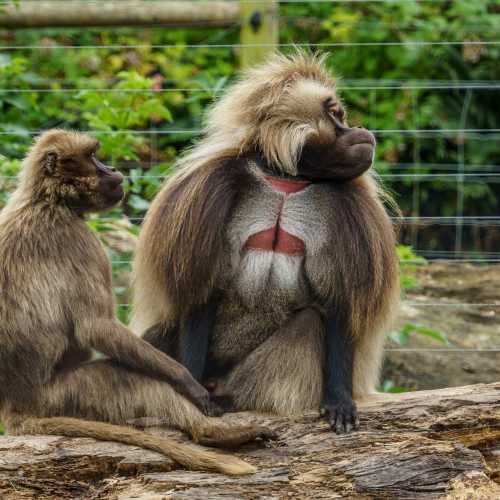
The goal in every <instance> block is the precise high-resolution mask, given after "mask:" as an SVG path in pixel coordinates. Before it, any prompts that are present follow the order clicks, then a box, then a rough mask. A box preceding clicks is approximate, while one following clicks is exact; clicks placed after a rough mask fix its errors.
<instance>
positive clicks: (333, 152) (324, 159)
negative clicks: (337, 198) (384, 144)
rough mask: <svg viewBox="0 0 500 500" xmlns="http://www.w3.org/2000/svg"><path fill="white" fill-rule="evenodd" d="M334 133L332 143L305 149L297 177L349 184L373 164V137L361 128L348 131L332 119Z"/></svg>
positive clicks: (310, 146)
mask: <svg viewBox="0 0 500 500" xmlns="http://www.w3.org/2000/svg"><path fill="white" fill-rule="evenodd" d="M331 119H332V121H333V123H334V125H335V131H336V138H335V140H334V141H333V143H329V144H324V143H323V144H319V143H316V144H314V143H310V144H306V146H304V149H303V151H302V156H301V159H300V161H299V173H300V175H301V176H303V177H306V178H310V179H318V180H319V179H322V180H333V181H349V180H352V179H355V178H356V177H359V176H360V175H362V174H363V173H364V172H366V171H367V170H368V169H369V168H370V167H371V166H372V163H373V157H374V153H375V144H376V141H375V136H374V135H373V134H372V133H371V132H370V131H369V130H366V129H364V128H358V127H353V128H351V127H347V126H346V125H344V124H343V123H341V122H340V121H339V120H338V119H336V118H335V117H331Z"/></svg>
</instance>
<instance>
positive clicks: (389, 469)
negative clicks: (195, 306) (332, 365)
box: [0, 383, 500, 500]
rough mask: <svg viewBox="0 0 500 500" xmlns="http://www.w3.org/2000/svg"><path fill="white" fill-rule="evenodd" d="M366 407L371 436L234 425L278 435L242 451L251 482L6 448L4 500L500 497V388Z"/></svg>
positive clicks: (24, 441) (43, 441) (75, 445)
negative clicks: (254, 471)
mask: <svg viewBox="0 0 500 500" xmlns="http://www.w3.org/2000/svg"><path fill="white" fill-rule="evenodd" d="M359 406H360V414H361V430H360V431H359V432H357V433H353V434H350V435H342V436H337V435H335V434H333V433H332V432H331V431H330V430H329V429H328V427H327V425H326V423H324V422H323V421H322V420H321V419H319V418H318V415H317V414H312V413H311V414H308V415H304V416H301V417H299V418H295V419H293V420H290V419H286V418H281V417H269V416H258V415H255V414H249V413H240V414H234V415H228V416H226V417H224V418H225V419H226V420H228V421H237V422H254V421H257V420H259V421H261V422H263V423H265V424H266V425H269V426H270V427H272V428H273V429H275V430H276V431H277V432H278V433H279V439H278V440H277V441H276V442H273V443H270V444H268V445H266V446H258V445H251V446H247V447H245V448H244V449H242V450H240V452H239V455H241V456H242V457H244V458H245V459H247V460H248V461H250V462H252V463H254V464H255V465H257V466H258V468H259V471H258V473H257V474H255V475H254V476H246V477H241V478H234V477H233V478H229V477H225V476H222V475H217V474H209V473H201V472H189V471H185V470H182V469H179V468H178V467H177V466H176V464H174V463H173V462H172V461H170V460H168V459H166V458H165V457H163V456H161V455H158V454H156V453H152V452H148V451H144V450H141V449H138V448H133V447H130V446H124V445H120V444H115V443H102V442H96V441H93V440H91V439H69V438H63V437H54V436H51V437H47V436H36V437H33V436H19V437H4V438H0V498H2V499H16V500H17V499H24V498H35V497H36V498H38V499H49V498H50V499H53V498H58V499H62V498H96V499H108V498H109V499H111V498H113V499H117V498H118V499H125V498H136V499H160V498H164V499H202V498H207V499H208V498H209V499H235V498H266V499H271V498H272V499H281V498H314V499H322V498H361V499H368V498H447V499H466V498H474V499H477V498H482V499H498V498H500V383H494V384H487V385H486V384H480V385H473V386H465V387H457V388H450V389H441V390H434V391H422V392H412V393H406V394H398V395H379V396H374V397H372V398H370V399H367V400H366V401H363V402H360V405H359ZM142 423H143V424H144V425H146V424H151V421H150V422H147V423H144V422H142ZM155 425H157V423H155ZM148 430H149V431H151V432H155V433H159V434H170V435H177V436H178V437H179V439H182V437H181V436H180V434H178V433H175V432H173V431H165V430H162V429H161V428H159V427H157V426H156V427H148Z"/></svg>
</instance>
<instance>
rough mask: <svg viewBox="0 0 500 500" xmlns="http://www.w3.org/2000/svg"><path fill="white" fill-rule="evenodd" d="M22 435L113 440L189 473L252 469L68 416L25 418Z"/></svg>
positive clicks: (219, 456)
mask: <svg viewBox="0 0 500 500" xmlns="http://www.w3.org/2000/svg"><path fill="white" fill-rule="evenodd" d="M21 428H22V432H23V433H25V434H50V435H59V436H69V437H90V438H94V439H98V440H100V441H116V442H119V443H124V444H130V445H134V446H139V447H140V448H144V449H147V450H152V451H156V452H158V453H162V454H163V455H165V456H167V457H169V458H171V459H172V460H174V461H175V462H177V463H179V464H180V465H183V466H184V467H186V468H187V469H190V470H201V471H215V472H221V473H223V474H228V475H230V476H238V475H244V474H253V473H255V472H256V468H255V467H254V466H253V465H250V464H249V463H247V462H244V461H243V460H240V459H239V458H237V457H234V456H231V455H227V454H223V453H219V452H213V451H209V450H206V449H204V448H202V447H200V446H197V445H193V444H186V443H178V442H176V441H174V440H173V439H169V438H163V437H157V436H153V435H151V434H148V433H146V432H143V431H139V430H137V429H133V428H131V427H124V426H119V425H114V424H108V423H104V422H94V421H89V420H81V419H77V418H68V417H49V418H28V419H26V420H24V421H23V423H22V427H21Z"/></svg>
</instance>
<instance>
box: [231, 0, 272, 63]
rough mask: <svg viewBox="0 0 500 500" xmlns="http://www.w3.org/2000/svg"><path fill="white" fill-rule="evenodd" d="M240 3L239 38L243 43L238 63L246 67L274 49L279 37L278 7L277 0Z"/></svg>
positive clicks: (245, 0) (243, 1)
mask: <svg viewBox="0 0 500 500" xmlns="http://www.w3.org/2000/svg"><path fill="white" fill-rule="evenodd" d="M240 5H241V36H240V40H241V44H242V45H244V46H243V47H241V51H240V65H241V67H242V68H248V67H249V66H252V65H254V64H256V63H258V62H260V61H261V60H262V59H264V58H265V57H266V55H267V54H269V53H270V52H273V51H274V50H276V46H277V43H278V39H279V20H278V16H279V7H278V1H277V0H268V1H267V2H263V1H262V0H261V1H256V2H249V1H247V0H242V1H241V2H240ZM245 45H246V46H245Z"/></svg>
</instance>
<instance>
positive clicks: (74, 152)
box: [0, 130, 268, 474]
mask: <svg viewBox="0 0 500 500" xmlns="http://www.w3.org/2000/svg"><path fill="white" fill-rule="evenodd" d="M97 149H98V142H97V141H96V140H95V139H93V138H91V137H89V136H87V135H83V134H79V133H75V132H69V131H63V130H53V131H49V132H46V133H45V134H43V135H42V136H41V137H40V138H39V139H38V140H37V141H36V143H35V145H34V146H33V148H32V149H31V151H30V152H29V154H28V155H27V157H26V159H25V161H24V166H23V171H22V175H21V179H20V181H19V185H18V187H17V189H16V191H15V192H14V194H13V196H12V197H11V199H10V201H9V203H8V204H7V206H6V207H5V208H4V209H3V211H2V212H1V214H0V346H1V348H0V417H1V419H2V421H3V422H4V423H5V424H6V426H7V430H8V431H9V432H12V433H17V434H19V433H36V434H40V433H46V434H62V435H68V436H88V437H94V438H97V439H105V440H114V441H119V442H123V443H130V444H134V445H138V446H141V447H144V448H148V449H152V450H155V451H159V452H161V453H164V454H165V455H167V456H169V457H171V458H172V459H174V460H175V461H177V462H179V463H180V464H182V465H185V466H186V467H189V468H193V469H211V470H217V471H221V472H225V473H228V474H245V473H251V472H253V471H254V470H255V469H254V467H253V466H251V465H250V464H247V463H245V462H243V461H241V460H239V459H238V458H236V457H232V456H229V455H224V454H219V453H214V452H211V451H208V450H204V449H202V448H199V447H194V446H191V445H188V444H181V443H177V442H175V441H172V440H170V439H160V438H157V437H154V436H151V435H149V434H147V433H144V432H140V431H138V430H135V429H132V428H127V427H120V426H116V425H110V423H113V424H124V423H126V422H127V421H128V420H130V419H135V418H141V417H160V418H162V419H164V420H166V421H167V422H168V423H169V424H170V425H172V426H173V427H176V428H179V429H182V430H183V431H185V432H187V433H188V434H189V435H191V436H192V437H193V438H194V439H195V440H196V441H199V442H200V443H205V444H212V445H219V446H231V445H238V444H241V443H243V442H245V441H249V440H252V439H255V438H257V437H267V436H268V434H267V431H266V430H265V429H262V428H259V427H252V426H249V427H229V426H227V425H225V424H223V423H222V422H220V421H219V420H218V419H213V418H210V417H207V416H205V415H204V414H203V413H202V412H201V411H200V409H199V408H201V409H203V410H206V409H207V404H208V397H207V395H208V393H207V391H206V389H205V388H204V387H202V386H201V385H200V384H199V383H198V382H196V380H194V378H193V377H192V376H191V375H190V374H189V372H188V371H187V370H186V368H184V367H183V366H182V365H180V364H179V363H178V362H176V361H174V360H173V359H171V358H169V357H168V356H167V355H165V354H164V353H162V352H160V351H158V350H157V349H155V348H154V347H153V346H151V345H150V344H148V343H147V342H145V341H143V340H142V339H140V338H137V337H136V336H135V335H134V334H133V333H132V332H131V331H130V330H128V329H127V328H126V327H125V326H123V325H122V324H121V323H120V322H119V321H118V320H117V319H116V318H115V314H114V309H115V302H114V297H113V291H112V286H111V270H110V265H109V262H108V259H107V257H106V254H105V252H104V249H103V248H102V246H101V244H100V243H99V241H98V239H97V238H96V237H95V236H94V234H93V233H92V232H91V231H90V230H89V229H88V228H87V225H86V223H85V220H84V215H85V214H86V213H87V212H89V211H99V210H104V209H107V208H110V207H112V206H113V205H115V204H116V203H118V202H119V201H120V200H121V198H122V196H123V188H122V181H123V176H122V174H120V173H119V172H116V171H115V170H114V169H112V168H109V167H106V166H105V165H103V164H102V163H101V162H99V161H98V160H97V159H96V157H95V154H96V152H97ZM92 350H96V351H99V352H101V353H102V354H105V355H106V356H107V357H108V359H101V360H97V361H92V360H91V354H92ZM47 417H55V418H47ZM82 419H85V420H82Z"/></svg>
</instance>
